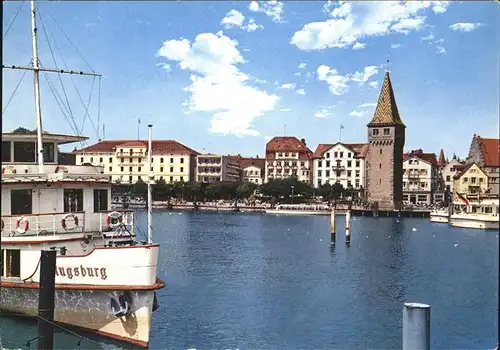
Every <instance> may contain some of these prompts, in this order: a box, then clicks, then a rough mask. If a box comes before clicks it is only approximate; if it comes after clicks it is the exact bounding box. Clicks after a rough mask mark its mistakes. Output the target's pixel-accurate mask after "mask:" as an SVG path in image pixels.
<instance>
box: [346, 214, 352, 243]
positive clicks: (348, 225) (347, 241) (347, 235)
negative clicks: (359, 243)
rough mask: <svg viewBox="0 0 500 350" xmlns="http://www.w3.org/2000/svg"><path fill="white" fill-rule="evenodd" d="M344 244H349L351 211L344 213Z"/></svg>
mask: <svg viewBox="0 0 500 350" xmlns="http://www.w3.org/2000/svg"><path fill="white" fill-rule="evenodd" d="M345 243H346V244H349V243H351V211H350V210H347V212H346V213H345Z"/></svg>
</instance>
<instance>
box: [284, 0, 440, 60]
mask: <svg viewBox="0 0 500 350" xmlns="http://www.w3.org/2000/svg"><path fill="white" fill-rule="evenodd" d="M339 4H340V6H338V7H336V8H334V9H333V11H331V13H330V16H331V17H332V18H330V19H328V20H326V21H322V22H311V23H307V24H305V25H304V26H303V28H302V29H301V30H299V31H297V32H295V33H294V35H293V36H292V39H291V40H290V43H291V44H293V45H295V46H297V47H298V48H299V49H301V50H305V51H309V50H322V49H326V48H332V47H337V48H341V47H350V46H353V45H355V43H356V42H359V39H363V38H368V37H371V36H380V35H389V34H391V33H395V32H399V33H405V34H407V33H409V32H411V31H416V30H419V29H421V28H422V27H423V25H424V24H425V20H426V17H425V16H422V15H421V13H422V12H423V11H424V10H425V9H428V8H432V9H433V10H434V12H436V11H438V12H439V13H443V12H444V11H446V6H443V5H442V4H440V1H422V2H421V1H418V2H417V1H408V2H400V1H375V2H369V1H359V2H339Z"/></svg>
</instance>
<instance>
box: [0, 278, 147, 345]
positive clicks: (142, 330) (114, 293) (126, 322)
mask: <svg viewBox="0 0 500 350" xmlns="http://www.w3.org/2000/svg"><path fill="white" fill-rule="evenodd" d="M1 287H2V293H1V295H0V309H1V310H2V312H7V313H15V314H21V315H24V316H31V317H36V316H37V313H38V291H39V290H38V288H34V287H33V288H30V287H28V288H27V287H17V286H16V287H13V286H8V285H7V284H6V283H5V282H4V283H2V286H1ZM123 294H127V298H128V300H130V306H129V313H128V314H127V315H126V316H121V317H117V316H115V312H116V309H115V310H113V309H112V299H114V300H117V301H118V300H119V296H120V295H123ZM154 298H155V292H154V290H139V291H119V290H99V289H80V290H79V289H60V288H56V291H55V309H54V321H55V322H57V323H60V324H62V325H68V326H71V327H76V328H79V329H82V330H85V331H89V332H92V333H95V334H99V335H102V336H106V337H109V338H112V339H116V340H119V341H123V342H126V343H131V344H134V345H136V346H140V347H144V348H146V347H148V343H149V330H150V327H151V316H152V313H153V306H154V303H155V300H154ZM118 305H119V304H118ZM114 306H115V307H116V303H115V305H114Z"/></svg>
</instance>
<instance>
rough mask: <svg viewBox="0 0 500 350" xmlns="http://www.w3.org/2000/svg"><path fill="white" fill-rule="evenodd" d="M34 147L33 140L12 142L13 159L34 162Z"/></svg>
mask: <svg viewBox="0 0 500 350" xmlns="http://www.w3.org/2000/svg"><path fill="white" fill-rule="evenodd" d="M35 149H36V147H35V143H34V142H14V161H15V162H25V163H34V162H35V159H36V158H35Z"/></svg>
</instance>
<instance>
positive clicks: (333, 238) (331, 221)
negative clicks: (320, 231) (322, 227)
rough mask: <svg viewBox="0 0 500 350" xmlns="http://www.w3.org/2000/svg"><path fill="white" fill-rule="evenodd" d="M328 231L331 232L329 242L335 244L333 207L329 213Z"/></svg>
mask: <svg viewBox="0 0 500 350" xmlns="http://www.w3.org/2000/svg"><path fill="white" fill-rule="evenodd" d="M330 232H331V234H332V235H331V238H330V244H331V245H335V208H333V209H332V212H331V214H330Z"/></svg>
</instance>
